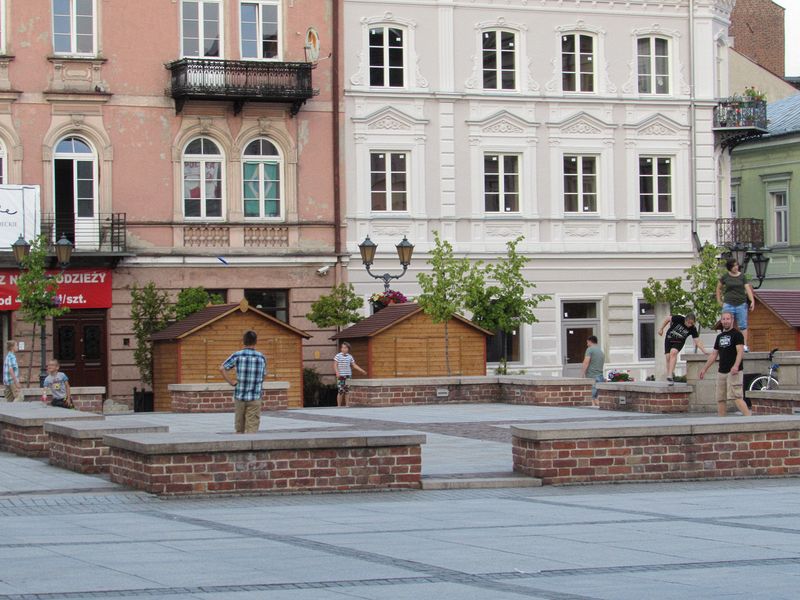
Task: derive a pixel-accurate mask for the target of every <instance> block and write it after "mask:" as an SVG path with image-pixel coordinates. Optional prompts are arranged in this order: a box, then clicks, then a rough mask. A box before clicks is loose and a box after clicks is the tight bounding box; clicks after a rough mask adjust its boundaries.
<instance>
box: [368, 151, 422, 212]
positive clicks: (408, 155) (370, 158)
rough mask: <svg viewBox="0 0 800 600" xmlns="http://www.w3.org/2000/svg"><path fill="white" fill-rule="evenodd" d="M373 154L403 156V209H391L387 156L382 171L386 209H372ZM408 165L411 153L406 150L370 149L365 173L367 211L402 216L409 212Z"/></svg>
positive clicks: (409, 175)
mask: <svg viewBox="0 0 800 600" xmlns="http://www.w3.org/2000/svg"><path fill="white" fill-rule="evenodd" d="M373 154H386V155H392V154H402V155H403V156H405V163H406V171H405V173H406V189H405V194H406V207H405V208H404V209H402V210H395V209H394V208H392V186H391V181H392V179H391V175H392V171H391V159H390V158H389V157H388V156H387V158H386V170H385V171H384V174H385V175H386V190H385V191H384V193H385V194H386V208H385V209H383V210H378V209H374V208H372V193H373V190H372V173H373V171H372V155H373ZM410 165H411V153H410V152H409V151H407V150H396V149H392V150H377V149H374V148H373V149H371V150H370V151H369V155H368V157H367V173H368V174H369V179H368V185H367V190H368V194H369V209H370V212H371V213H373V214H378V215H383V214H401V215H402V214H408V213H409V212H410V210H409V209H410V207H411V167H410Z"/></svg>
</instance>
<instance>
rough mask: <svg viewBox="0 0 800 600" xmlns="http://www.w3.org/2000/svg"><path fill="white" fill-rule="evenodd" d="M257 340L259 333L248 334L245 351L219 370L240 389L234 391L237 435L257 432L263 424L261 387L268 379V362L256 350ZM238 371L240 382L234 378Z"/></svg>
mask: <svg viewBox="0 0 800 600" xmlns="http://www.w3.org/2000/svg"><path fill="white" fill-rule="evenodd" d="M257 341H258V335H257V334H256V332H255V331H247V332H245V334H244V337H243V339H242V344H243V345H244V348H242V349H241V350H239V351H238V352H234V353H233V354H231V355H230V356H229V357H228V359H227V360H226V361H225V362H224V363H222V365H221V366H220V368H219V372H220V373H222V377H223V378H224V379H225V381H227V382H228V383H229V384H231V385H233V386H235V387H236V389H235V390H234V391H233V404H234V407H235V411H236V412H235V416H234V426H235V429H236V433H253V432H256V431H258V426H259V425H260V423H261V384H262V383H263V382H264V378H265V377H266V376H267V359H266V357H265V356H264V355H263V354H261V352H258V351H257V350H256V349H255V345H256V342H257ZM234 368H235V369H236V381H233V379H231V376H230V371H231V370H232V369H234Z"/></svg>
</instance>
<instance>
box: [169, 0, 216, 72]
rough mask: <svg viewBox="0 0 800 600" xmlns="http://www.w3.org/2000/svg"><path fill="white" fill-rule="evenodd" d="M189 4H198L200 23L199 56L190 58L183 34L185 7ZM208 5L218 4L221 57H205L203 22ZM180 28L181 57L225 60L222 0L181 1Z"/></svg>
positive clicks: (198, 19)
mask: <svg viewBox="0 0 800 600" xmlns="http://www.w3.org/2000/svg"><path fill="white" fill-rule="evenodd" d="M187 2H196V3H197V5H198V12H197V21H198V36H199V37H198V46H197V52H198V54H197V56H189V55H188V54H186V47H185V44H184V42H185V40H186V38H185V37H184V32H183V21H184V18H183V7H184V5H185V4H186V3H187ZM206 4H216V5H217V6H218V7H219V56H204V55H203V49H204V48H205V36H204V34H205V32H204V31H203V21H204V14H205V5H206ZM179 21H180V27H181V56H182V57H184V58H196V59H203V60H221V59H223V58H225V4H224V3H223V2H222V1H221V0H181V2H180V18H179Z"/></svg>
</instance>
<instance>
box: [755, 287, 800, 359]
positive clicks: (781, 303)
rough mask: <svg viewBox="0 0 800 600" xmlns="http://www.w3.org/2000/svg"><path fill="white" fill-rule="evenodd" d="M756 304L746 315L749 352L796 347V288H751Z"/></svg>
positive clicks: (799, 313)
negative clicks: (748, 331) (747, 315)
mask: <svg viewBox="0 0 800 600" xmlns="http://www.w3.org/2000/svg"><path fill="white" fill-rule="evenodd" d="M754 293H755V297H756V308H755V310H753V312H751V313H750V315H749V317H748V324H747V327H748V329H749V330H750V333H749V334H748V336H749V339H748V342H749V344H748V345H749V346H750V351H751V352H769V351H770V350H772V349H773V348H780V349H781V350H784V351H787V350H800V290H754Z"/></svg>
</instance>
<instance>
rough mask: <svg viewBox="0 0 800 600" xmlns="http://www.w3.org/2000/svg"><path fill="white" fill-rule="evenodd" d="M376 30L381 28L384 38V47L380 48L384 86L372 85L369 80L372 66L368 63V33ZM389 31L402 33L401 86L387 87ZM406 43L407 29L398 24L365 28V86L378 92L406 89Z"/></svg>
mask: <svg viewBox="0 0 800 600" xmlns="http://www.w3.org/2000/svg"><path fill="white" fill-rule="evenodd" d="M378 28H382V29H383V30H384V36H383V39H384V45H383V47H382V48H383V61H384V62H383V67H382V68H383V76H384V85H373V84H372V80H371V74H372V69H373V66H372V62H371V61H370V49H371V48H372V46H370V42H369V38H370V32H371V31H372V30H373V29H378ZM390 29H398V30H400V31H402V32H403V45H402V50H403V84H402V85H389V83H388V82H389V74H390V70H389V44H388V31H389V30H390ZM408 41H409V32H408V28H407V27H405V26H404V25H401V24H398V23H373V24H371V25H369V27H367V47H366V52H367V85H368V86H369V87H370V88H373V89H380V90H383V89H386V90H402V89H406V88H407V87H408V81H409V77H408ZM375 68H378V67H375Z"/></svg>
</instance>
